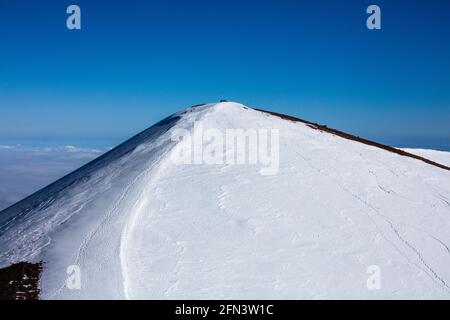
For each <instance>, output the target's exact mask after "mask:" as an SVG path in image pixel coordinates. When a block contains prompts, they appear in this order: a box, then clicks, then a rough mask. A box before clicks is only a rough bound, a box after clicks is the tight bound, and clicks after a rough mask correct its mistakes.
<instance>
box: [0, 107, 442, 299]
mask: <svg viewBox="0 0 450 320" xmlns="http://www.w3.org/2000/svg"><path fill="white" fill-rule="evenodd" d="M194 121H201V123H202V124H203V126H204V128H216V129H219V130H225V129H229V128H242V129H248V128H252V129H258V128H276V129H279V133H280V159H279V160H280V164H279V172H278V174H276V175H261V174H260V169H261V167H260V166H258V165H226V164H223V165H206V164H199V165H176V164H175V163H173V161H171V157H170V154H171V152H172V151H173V150H175V148H182V147H183V143H185V142H178V143H176V142H173V141H171V139H170V137H171V134H172V132H173V130H175V129H179V128H185V129H188V130H191V129H192V128H193V122H194ZM211 143H214V142H211ZM449 230H450V172H449V171H447V170H444V169H441V168H438V167H435V166H432V165H429V164H426V163H424V162H422V161H419V160H416V159H412V158H408V157H404V156H400V155H398V154H395V153H391V152H388V151H385V150H382V149H379V148H376V147H372V146H368V145H365V144H362V143H359V142H356V141H351V140H347V139H344V138H341V137H338V136H335V135H332V134H330V133H326V132H323V131H320V130H314V129H312V128H310V127H308V126H307V125H305V124H303V123H298V122H292V121H287V120H284V119H281V118H279V117H276V116H273V115H269V114H267V113H264V112H260V111H256V110H253V109H250V108H246V107H244V106H243V105H240V104H236V103H219V104H210V105H204V106H199V107H194V108H190V109H187V110H186V111H183V112H179V113H177V114H175V115H172V116H170V117H169V118H167V119H165V120H163V121H162V122H160V123H159V124H157V125H155V126H153V127H151V128H149V129H147V130H146V131H144V132H142V133H141V134H139V135H137V136H136V137H134V138H132V139H130V140H129V141H127V142H125V143H124V144H122V145H121V146H119V147H117V148H115V149H113V150H112V151H110V152H108V153H107V154H106V155H104V156H102V157H100V158H98V159H97V160H95V161H94V162H92V163H90V164H88V165H86V166H84V167H82V168H80V169H79V170H77V171H75V172H74V173H72V174H70V175H68V176H66V177H64V178H63V179H61V180H59V181H58V182H56V183H54V184H53V185H50V186H48V187H47V188H44V189H43V190H41V191H40V192H38V193H36V194H34V195H33V196H32V197H29V198H27V199H25V200H23V201H21V202H19V203H17V204H16V205H15V206H13V207H10V208H8V209H7V210H4V211H2V212H1V213H0V267H5V266H8V265H10V264H11V263H15V262H19V261H44V271H43V275H42V278H41V298H43V299H77V298H81V299H89V298H103V299H109V298H116V299H125V298H127V299H145V298H151V299H166V298H169V299H188V298H189V299H281V298H285V299H300V298H306V299H323V298H331V299H335V298H344V299H345V298H356V299H365V298H368V299H378V298H389V299H398V298H402V299H403V298H407V299H413V298H418V299H428V298H439V299H448V298H450V249H449V246H450V232H449ZM69 265H78V266H79V267H80V270H81V282H82V287H81V289H79V290H69V289H68V288H67V287H66V286H65V280H66V278H67V277H68V275H67V274H66V268H67V266H69ZM371 265H376V266H378V267H379V268H380V270H381V288H380V289H379V290H369V289H368V288H367V285H366V281H367V279H368V277H369V276H370V275H369V274H367V267H368V266H371Z"/></svg>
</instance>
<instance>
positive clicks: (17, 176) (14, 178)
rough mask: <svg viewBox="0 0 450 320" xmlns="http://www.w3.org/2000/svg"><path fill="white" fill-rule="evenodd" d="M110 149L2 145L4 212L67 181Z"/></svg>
mask: <svg viewBox="0 0 450 320" xmlns="http://www.w3.org/2000/svg"><path fill="white" fill-rule="evenodd" d="M109 149H110V148H103V149H101V148H95V149H94V148H80V147H76V146H72V145H67V146H59V147H28V146H22V145H0V210H3V209H5V208H7V207H9V206H10V205H12V204H14V203H16V202H17V201H19V200H21V199H23V198H25V197H27V196H29V195H30V194H32V193H33V192H36V191H38V190H39V189H41V188H43V187H45V186H46V185H48V184H50V183H52V182H53V181H55V180H57V179H59V178H61V177H63V176H64V175H66V174H68V173H70V172H72V171H73V170H75V169H77V168H79V167H81V166H82V165H84V164H86V163H88V162H89V161H91V160H93V159H95V158H97V157H98V156H100V155H101V154H102V153H104V152H106V151H108V150H109Z"/></svg>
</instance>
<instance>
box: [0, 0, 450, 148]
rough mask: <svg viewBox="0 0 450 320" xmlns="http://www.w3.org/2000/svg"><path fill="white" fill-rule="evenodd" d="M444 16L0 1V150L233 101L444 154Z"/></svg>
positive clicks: (282, 6)
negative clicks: (374, 25)
mask: <svg viewBox="0 0 450 320" xmlns="http://www.w3.org/2000/svg"><path fill="white" fill-rule="evenodd" d="M70 4H77V5H79V6H80V7H81V11H82V30H80V31H69V30H67V28H66V17H67V14H66V8H67V6H68V5H70ZM370 4H377V5H379V6H380V7H381V10H382V30H380V31H369V30H368V29H367V28H366V27H365V21H366V17H367V15H366V13H365V11H366V8H367V6H368V5H370ZM449 14H450V2H449V1H446V0H431V1H425V0H423V1H419V0H417V1H403V0H395V1H394V0H390V1H361V0H360V1H357V0H346V1H324V0H316V1H300V0H297V1H282V0H278V1H264V0H260V1H246V0H239V1H235V0H226V1H217V0H215V1H212V0H209V1H195V0H189V1H173V0H164V1H132V0H129V1H98V0H97V1H92V0H90V1H81V0H79V1H77V0H75V1H71V2H69V1H63V0H53V1H49V0H40V1H21V0H17V1H5V0H0V39H1V44H0V144H15V143H21V144H42V145H48V144H56V145H67V144H75V145H81V146H86V147H88V146H102V147H106V146H110V145H114V144H118V143H120V142H122V141H123V140H125V139H127V138H128V137H130V136H131V135H134V134H135V133H137V132H138V131H140V130H142V129H144V128H146V127H148V126H150V125H151V124H153V123H154V122H156V121H158V120H160V119H162V118H163V117H165V116H167V115H168V114H170V113H172V112H175V111H178V110H180V109H182V108H184V107H187V106H190V105H193V104H197V103H202V102H212V101H217V100H219V99H228V100H233V101H238V102H241V103H244V104H247V105H249V106H255V107H260V108H266V109H270V110H273V111H277V112H283V113H287V114H291V115H294V116H298V117H301V118H304V119H307V120H311V121H316V122H321V123H325V124H327V125H329V126H331V127H335V128H337V129H341V130H344V131H348V132H351V133H354V134H358V135H360V136H364V137H367V138H371V139H375V140H377V141H380V142H384V143H388V144H393V145H396V146H408V147H427V148H436V149H443V150H450V125H449V124H450V58H449V57H450V18H448V17H449Z"/></svg>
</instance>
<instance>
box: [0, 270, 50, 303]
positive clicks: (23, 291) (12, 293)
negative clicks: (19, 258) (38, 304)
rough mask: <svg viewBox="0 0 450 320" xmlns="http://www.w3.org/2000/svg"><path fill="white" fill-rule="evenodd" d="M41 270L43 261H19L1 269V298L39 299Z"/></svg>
mask: <svg viewBox="0 0 450 320" xmlns="http://www.w3.org/2000/svg"><path fill="white" fill-rule="evenodd" d="M41 272H42V263H41V262H39V263H29V262H19V263H16V264H13V265H10V266H9V267H6V268H3V269H0V300H37V299H38V298H39V277H40V275H41Z"/></svg>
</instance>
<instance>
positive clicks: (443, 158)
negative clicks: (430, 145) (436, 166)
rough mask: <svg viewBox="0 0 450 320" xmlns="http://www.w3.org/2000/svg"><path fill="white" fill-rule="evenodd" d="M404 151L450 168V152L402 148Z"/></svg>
mask: <svg viewBox="0 0 450 320" xmlns="http://www.w3.org/2000/svg"><path fill="white" fill-rule="evenodd" d="M402 150H404V151H406V152H409V153H413V154H416V155H418V156H421V157H424V158H427V159H430V160H432V161H435V162H438V163H441V164H443V165H446V166H448V167H450V152H448V151H438V150H430V149H412V148H402Z"/></svg>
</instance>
